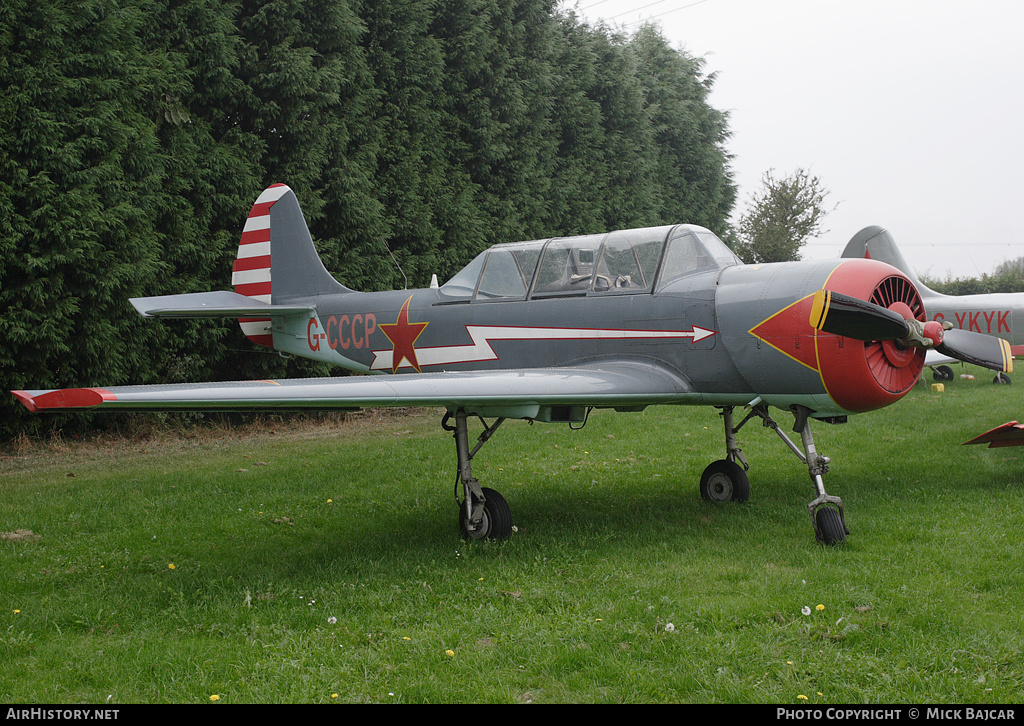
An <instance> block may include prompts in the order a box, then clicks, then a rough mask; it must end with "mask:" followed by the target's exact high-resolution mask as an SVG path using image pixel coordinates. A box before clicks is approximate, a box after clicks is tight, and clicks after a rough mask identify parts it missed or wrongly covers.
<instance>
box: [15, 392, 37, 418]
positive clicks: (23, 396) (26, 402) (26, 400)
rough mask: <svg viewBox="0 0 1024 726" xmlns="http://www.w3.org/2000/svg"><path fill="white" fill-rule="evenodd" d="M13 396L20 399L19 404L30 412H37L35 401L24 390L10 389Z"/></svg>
mask: <svg viewBox="0 0 1024 726" xmlns="http://www.w3.org/2000/svg"><path fill="white" fill-rule="evenodd" d="M11 393H13V394H14V397H15V398H17V399H18V400H19V401H21V404H22V405H23V406H24V407H25V408H27V409H28V410H29V411H31V412H32V413H38V412H39V408H38V407H37V406H36V402H35V401H33V400H32V396H30V395H29V394H27V393H25V391H11Z"/></svg>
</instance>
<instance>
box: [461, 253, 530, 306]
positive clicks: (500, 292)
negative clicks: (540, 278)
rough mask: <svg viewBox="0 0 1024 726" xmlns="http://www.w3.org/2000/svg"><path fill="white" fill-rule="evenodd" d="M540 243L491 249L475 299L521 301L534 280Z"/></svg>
mask: <svg viewBox="0 0 1024 726" xmlns="http://www.w3.org/2000/svg"><path fill="white" fill-rule="evenodd" d="M541 244H543V243H542V242H540V243H534V242H531V243H527V244H523V245H502V246H501V247H494V248H493V249H491V253H490V254H489V255H488V256H487V262H486V263H485V265H484V272H483V275H481V277H480V287H479V288H478V289H477V293H476V296H477V298H478V299H484V300H486V299H494V298H523V297H526V291H527V289H528V288H529V287H530V282H531V281H532V280H533V272H534V270H536V269H537V260H538V259H540V247H541Z"/></svg>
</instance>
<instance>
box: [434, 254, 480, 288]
mask: <svg viewBox="0 0 1024 726" xmlns="http://www.w3.org/2000/svg"><path fill="white" fill-rule="evenodd" d="M486 258H487V251H484V252H481V253H480V254H479V255H477V256H476V257H474V258H473V261H472V262H470V263H469V264H468V265H466V266H465V267H463V268H462V269H461V270H459V271H458V272H456V273H455V277H453V278H452V279H450V280H449V281H448V282H446V283H445V284H443V285H441V288H440V289H441V292H442V293H444V294H445V295H447V296H448V297H472V295H473V291H474V290H476V281H477V280H479V279H480V270H482V269H483V267H484V260H485V259H486Z"/></svg>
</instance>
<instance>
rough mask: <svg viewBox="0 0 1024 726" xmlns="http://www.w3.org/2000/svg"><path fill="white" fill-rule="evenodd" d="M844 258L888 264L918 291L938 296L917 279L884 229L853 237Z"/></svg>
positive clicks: (894, 241) (866, 229) (847, 245)
mask: <svg viewBox="0 0 1024 726" xmlns="http://www.w3.org/2000/svg"><path fill="white" fill-rule="evenodd" d="M842 257H867V258H870V259H872V260H878V261H879V262H886V263H888V264H890V265H892V266H893V267H895V268H896V269H897V270H899V271H900V272H902V273H903V274H904V275H906V276H907V277H908V278H909V279H910V281H911V282H912V283H914V287H916V288H917V289H918V290H921V291H923V292H928V293H931V294H936V293H934V292H933V291H932V290H929V289H928V287H926V286H925V285H924V284H922V283H921V281H920V280H919V279H918V278H917V275H915V274H914V271H913V270H912V269H910V265H909V264H907V261H906V260H905V259H904V258H903V255H902V254H901V253H900V250H899V248H898V247H897V246H896V240H894V239H893V238H892V235H891V234H889V231H888V230H887V229H885V228H883V227H878V226H873V227H865V228H864V229H862V230H861V231H860V232H858V233H857V234H855V235H853V237H852V238H850V241H849V242H848V243H847V244H846V248H845V249H844V250H843V254H842Z"/></svg>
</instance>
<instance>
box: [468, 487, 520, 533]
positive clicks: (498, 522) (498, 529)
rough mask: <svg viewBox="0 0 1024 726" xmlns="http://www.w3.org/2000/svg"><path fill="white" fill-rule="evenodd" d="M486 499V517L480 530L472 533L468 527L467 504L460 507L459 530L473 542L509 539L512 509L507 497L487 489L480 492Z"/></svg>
mask: <svg viewBox="0 0 1024 726" xmlns="http://www.w3.org/2000/svg"><path fill="white" fill-rule="evenodd" d="M480 491H481V492H483V495H484V498H485V499H486V500H487V501H486V502H484V517H483V521H482V522H481V523H480V525H481V526H480V529H478V530H476V531H474V532H470V531H469V528H468V527H467V526H466V520H467V517H466V503H465V502H463V503H462V504H460V505H459V529H460V530H462V536H463V538H464V539H472V540H485V539H490V540H501V539H508V537H509V536H510V535H511V534H512V509H511V507H509V506H508V502H506V501H505V497H503V496H501V495H500V494H498V492H496V491H494V490H493V489H487V488H486V487H484V488H482V489H481V490H480Z"/></svg>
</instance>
